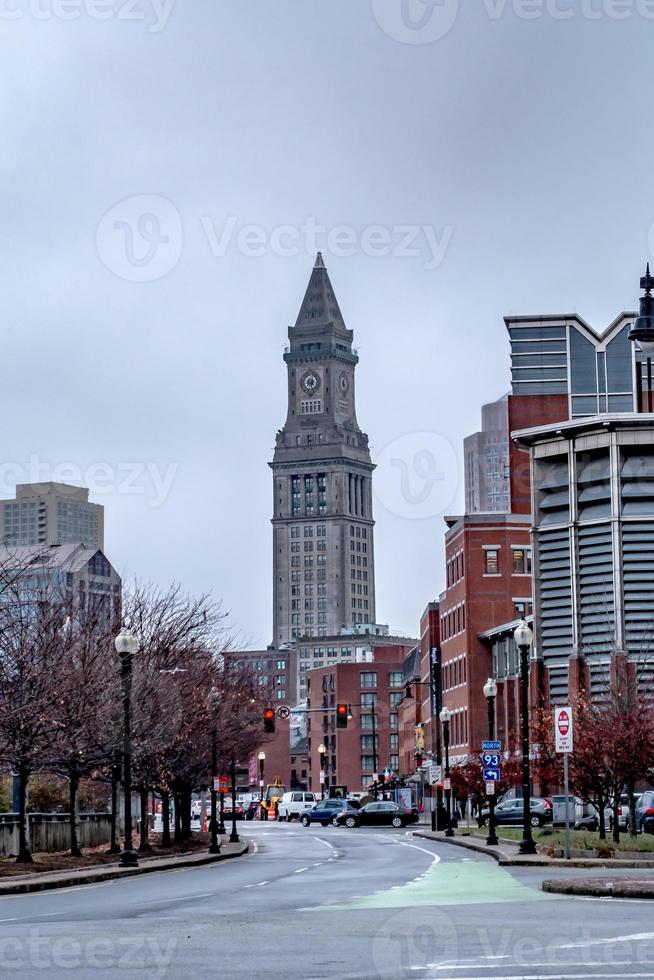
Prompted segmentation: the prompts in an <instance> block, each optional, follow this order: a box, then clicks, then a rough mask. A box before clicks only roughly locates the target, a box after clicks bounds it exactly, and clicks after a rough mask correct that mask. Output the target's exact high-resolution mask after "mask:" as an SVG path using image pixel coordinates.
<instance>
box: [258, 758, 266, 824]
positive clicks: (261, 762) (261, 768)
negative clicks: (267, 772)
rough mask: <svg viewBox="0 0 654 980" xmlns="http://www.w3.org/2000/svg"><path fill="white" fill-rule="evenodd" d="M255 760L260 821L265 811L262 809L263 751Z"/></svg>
mask: <svg viewBox="0 0 654 980" xmlns="http://www.w3.org/2000/svg"><path fill="white" fill-rule="evenodd" d="M257 758H258V760H259V813H260V814H261V819H262V820H263V819H264V813H265V810H264V807H263V787H264V781H263V767H264V763H265V761H266V753H265V752H264V751H261V752H260V753H259V755H258V756H257Z"/></svg>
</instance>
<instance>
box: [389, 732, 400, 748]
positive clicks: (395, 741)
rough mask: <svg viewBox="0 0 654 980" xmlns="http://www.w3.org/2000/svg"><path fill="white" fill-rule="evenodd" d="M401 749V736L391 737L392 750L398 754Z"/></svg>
mask: <svg viewBox="0 0 654 980" xmlns="http://www.w3.org/2000/svg"><path fill="white" fill-rule="evenodd" d="M399 747H400V736H399V735H391V750H392V751H394V752H397V751H398V749H399Z"/></svg>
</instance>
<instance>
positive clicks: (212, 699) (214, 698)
mask: <svg viewBox="0 0 654 980" xmlns="http://www.w3.org/2000/svg"><path fill="white" fill-rule="evenodd" d="M218 700H219V695H218V691H217V690H216V689H215V688H212V689H211V691H210V692H209V708H210V710H211V716H212V725H211V819H210V820H209V833H210V834H211V842H210V844H209V854H220V842H219V840H218V813H217V809H218V807H217V795H216V779H217V777H218V731H217V727H216V710H217V708H218Z"/></svg>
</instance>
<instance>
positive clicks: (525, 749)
mask: <svg viewBox="0 0 654 980" xmlns="http://www.w3.org/2000/svg"><path fill="white" fill-rule="evenodd" d="M513 637H514V639H515V642H516V646H517V647H518V650H519V651H520V707H521V712H522V816H523V821H522V840H521V841H520V854H535V853H536V844H535V843H534V839H533V837H532V836H531V774H530V771H529V653H530V650H531V644H532V642H533V639H534V634H533V633H532V631H531V630H530V629H529V626H528V625H527V623H526V622H525V621H524V619H523V620H521V622H520V624H519V626H518V627H517V628H516V631H515V633H514V634H513Z"/></svg>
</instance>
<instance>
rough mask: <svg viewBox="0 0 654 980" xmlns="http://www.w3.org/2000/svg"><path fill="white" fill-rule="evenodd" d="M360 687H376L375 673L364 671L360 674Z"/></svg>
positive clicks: (373, 671)
mask: <svg viewBox="0 0 654 980" xmlns="http://www.w3.org/2000/svg"><path fill="white" fill-rule="evenodd" d="M361 687H362V688H364V687H377V671H375V670H364V671H362V672H361Z"/></svg>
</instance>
